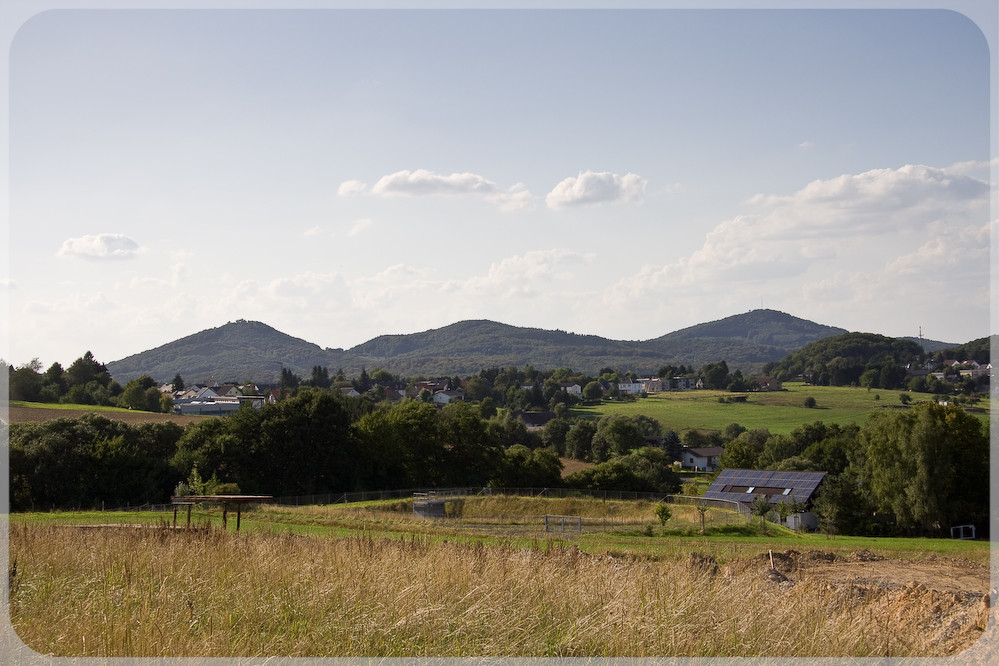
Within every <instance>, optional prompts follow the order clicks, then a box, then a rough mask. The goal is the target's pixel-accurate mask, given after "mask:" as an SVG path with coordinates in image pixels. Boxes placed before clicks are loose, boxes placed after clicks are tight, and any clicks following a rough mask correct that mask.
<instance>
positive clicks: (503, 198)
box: [485, 183, 535, 213]
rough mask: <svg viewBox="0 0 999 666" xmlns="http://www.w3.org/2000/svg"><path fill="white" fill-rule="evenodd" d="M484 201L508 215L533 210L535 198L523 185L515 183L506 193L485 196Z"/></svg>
mask: <svg viewBox="0 0 999 666" xmlns="http://www.w3.org/2000/svg"><path fill="white" fill-rule="evenodd" d="M485 199H486V201H488V202H489V203H492V204H496V206H498V207H499V209H500V210H501V211H503V212H504V213H510V212H516V211H522V210H530V209H532V208H534V200H535V197H534V195H533V194H531V193H530V192H529V191H528V190H527V187H526V186H525V185H524V184H523V183H517V184H516V185H514V186H513V187H511V188H510V189H509V190H508V191H506V192H496V193H494V194H487V195H486V197H485Z"/></svg>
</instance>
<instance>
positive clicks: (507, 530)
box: [10, 495, 989, 564]
mask: <svg viewBox="0 0 999 666" xmlns="http://www.w3.org/2000/svg"><path fill="white" fill-rule="evenodd" d="M655 507H656V503H655V502H650V501H646V500H616V501H611V502H607V501H604V500H601V499H596V498H589V497H569V498H538V497H512V496H505V495H497V496H491V497H470V498H467V499H466V500H465V508H464V511H463V514H462V516H461V517H460V518H455V519H448V520H446V521H435V520H427V519H424V518H418V517H415V516H413V514H412V503H411V501H409V500H374V501H369V502H355V503H350V504H331V505H318V506H284V505H269V504H265V505H260V506H253V505H251V506H249V507H248V508H245V509H243V512H242V517H241V520H240V533H241V534H246V535H252V534H262V533H269V534H273V533H278V534H296V535H303V536H337V537H346V536H371V537H377V538H390V539H405V538H412V537H414V536H419V537H421V538H426V539H429V540H430V541H447V540H449V541H458V542H470V543H482V544H484V545H494V546H497V545H504V546H510V545H513V546H517V547H531V546H532V545H536V544H537V543H538V540H539V539H542V540H544V539H549V538H561V537H563V536H567V537H568V538H571V539H572V541H573V543H574V544H575V545H576V546H577V547H578V548H579V549H580V550H582V551H584V552H589V553H591V554H594V555H596V554H601V553H607V552H613V553H619V554H620V553H628V554H632V555H638V556H650V555H654V556H657V557H662V556H667V555H670V556H672V555H677V554H679V553H683V552H687V551H689V550H690V549H692V548H693V549H696V550H698V551H699V552H703V553H709V554H711V555H713V556H714V557H716V558H718V560H719V561H722V562H723V561H725V560H727V559H730V558H731V557H733V556H735V555H738V556H740V557H742V556H747V555H755V554H758V553H762V552H767V551H768V550H786V549H788V548H793V549H796V550H809V549H821V550H825V551H830V552H839V553H849V552H852V551H854V550H857V549H860V548H866V549H870V550H874V551H877V552H880V553H883V554H885V555H886V556H889V557H892V558H900V559H918V558H925V557H927V556H929V555H931V554H935V555H940V556H945V557H959V558H964V559H968V560H971V561H975V562H979V563H982V564H987V563H988V561H989V560H988V557H989V544H988V543H987V542H984V541H961V540H955V539H924V538H882V537H853V536H836V537H830V536H828V535H824V534H819V533H805V532H794V531H792V530H788V529H785V528H783V527H780V526H777V525H773V524H769V523H768V525H767V533H766V534H763V533H762V532H761V531H760V526H759V519H758V518H754V519H752V520H747V519H746V518H745V517H744V516H740V515H739V514H738V513H736V512H734V511H729V510H725V509H717V508H711V509H709V510H708V511H707V513H706V518H705V527H706V528H707V529H706V533H705V534H704V535H702V534H700V524H699V514H698V512H697V510H696V509H695V508H694V507H692V506H683V505H674V506H673V516H672V517H671V518H670V520H669V521H668V522H667V525H666V526H665V527H663V526H661V525H660V523H659V520H658V518H657V516H656V514H655ZM545 514H550V515H572V516H577V515H578V516H581V517H583V518H584V521H585V523H584V528H583V530H582V533H580V534H575V533H566V534H562V533H550V534H546V533H545V532H544V528H543V520H542V516H543V515H545ZM186 519H187V514H186V509H183V508H181V509H180V510H179V511H178V513H177V524H178V526H181V527H183V526H184V525H185V523H186ZM10 522H11V525H12V526H14V525H38V526H45V525H64V526H69V525H113V524H122V525H166V524H172V523H173V513H172V512H171V511H166V512H151V511H55V512H32V513H17V514H11V516H10ZM191 524H192V526H195V527H207V526H211V527H212V528H213V529H221V527H222V509H221V508H220V507H206V508H197V509H195V510H194V511H193V512H192V516H191ZM235 527H236V512H235V510H234V509H230V511H229V513H228V520H227V530H228V531H229V532H235ZM650 528H651V531H652V533H651V534H649V529H650Z"/></svg>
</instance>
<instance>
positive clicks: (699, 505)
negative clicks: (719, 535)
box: [694, 501, 708, 535]
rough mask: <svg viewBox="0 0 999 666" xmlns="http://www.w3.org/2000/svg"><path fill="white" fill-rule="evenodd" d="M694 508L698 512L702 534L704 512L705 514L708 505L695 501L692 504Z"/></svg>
mask: <svg viewBox="0 0 999 666" xmlns="http://www.w3.org/2000/svg"><path fill="white" fill-rule="evenodd" d="M694 508H695V509H697V513H699V514H700V516H701V534H702V535H703V534H704V514H706V513H707V512H708V505H707V504H705V503H704V502H701V501H699V502H697V504H695V505H694Z"/></svg>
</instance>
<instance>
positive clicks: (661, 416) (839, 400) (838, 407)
mask: <svg viewBox="0 0 999 666" xmlns="http://www.w3.org/2000/svg"><path fill="white" fill-rule="evenodd" d="M784 389H785V390H783V391H761V392H756V393H732V392H729V391H713V390H700V391H697V390H695V391H668V392H663V393H653V394H650V395H649V397H647V398H638V399H636V400H605V401H602V402H601V403H599V404H596V405H580V406H577V407H574V408H573V409H572V410H571V413H572V415H574V416H583V417H586V418H590V419H594V420H595V419H598V418H600V417H601V416H604V415H607V414H624V415H625V416H635V415H639V414H643V415H645V416H650V417H652V418H654V419H656V420H657V421H658V422H659V423H660V424H662V426H663V427H664V428H668V429H670V430H673V431H674V432H677V433H680V432H683V431H685V430H692V429H693V430H721V429H723V428H724V427H725V426H727V425H729V424H730V423H738V424H739V425H741V426H743V427H744V428H747V429H749V430H755V429H757V428H766V429H768V430H769V431H770V432H772V433H774V434H778V433H781V434H786V433H789V432H791V431H792V430H794V429H795V428H797V427H799V426H801V425H804V424H806V423H814V422H815V421H822V422H824V423H837V424H840V425H846V424H849V423H856V424H857V425H863V424H864V423H865V422H866V421H867V418H868V416H870V414H871V412H872V411H875V410H879V409H905V408H906V407H905V406H903V405H902V403H901V400H900V399H899V396H900V395H901V394H905V395H907V396H909V397H910V398H911V399H912V402H913V403H916V402H920V401H926V400H932V399H933V396H931V395H929V394H926V393H910V392H908V391H896V390H885V389H871V390H870V391H868V390H867V389H863V388H856V387H849V386H812V385H808V384H802V383H794V382H786V383H785V384H784ZM736 396H744V397H745V398H746V400H745V402H733V401H732V399H733V398H734V397H736ZM809 397H812V398H815V402H816V406H815V407H805V404H804V403H805V399H806V398H809ZM722 399H724V402H722V401H721V400H722ZM976 407H977V408H978V409H976V410H975V411H974V412H973V413H975V414H976V415H977V416H979V418H981V419H983V420H984V421H986V422H987V418H988V410H989V399H988V398H987V397H984V398H982V399H981V401H980V402H979V403H978V404H977V405H976ZM979 410H980V411H979Z"/></svg>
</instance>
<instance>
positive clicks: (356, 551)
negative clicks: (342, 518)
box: [9, 524, 941, 657]
mask: <svg viewBox="0 0 999 666" xmlns="http://www.w3.org/2000/svg"><path fill="white" fill-rule="evenodd" d="M10 558H11V564H12V567H13V566H15V565H16V572H15V571H13V570H12V571H11V572H10V577H9V585H10V616H11V621H12V624H13V626H14V628H15V630H16V631H17V633H18V635H19V636H20V637H21V639H22V640H23V641H24V642H25V643H26V644H27V646H29V647H30V648H32V649H33V650H35V651H37V652H40V653H45V654H52V655H58V656H91V657H93V656H100V657H107V656H145V657H166V656H180V657H184V656H191V657H193V656H215V657H236V656H320V657H322V656H423V657H425V656H537V657H543V656H601V657H603V656H630V657H647V656H662V655H671V656H721V655H725V656H761V655H765V656H774V657H784V656H806V657H808V656H884V655H886V654H890V655H891V656H900V655H932V654H938V653H939V652H934V650H940V649H941V648H939V647H933V646H931V645H928V644H927V640H926V636H925V634H924V632H922V631H920V630H919V629H918V626H917V625H914V624H912V623H906V622H897V623H895V622H884V621H883V618H884V617H885V605H884V604H885V603H886V597H885V594H888V593H887V592H885V593H884V594H880V595H879V594H873V593H872V594H852V595H851V594H847V595H844V594H843V593H842V592H838V591H837V590H835V589H832V588H829V587H828V586H823V585H817V584H815V585H813V584H808V583H799V584H797V585H794V586H787V585H784V586H782V585H778V584H775V583H773V582H771V581H769V580H767V579H766V578H764V577H763V576H761V575H760V573H759V571H758V570H746V571H744V572H742V573H731V574H729V575H726V572H725V571H717V572H715V573H712V570H711V568H706V569H705V568H698V567H696V566H692V565H691V564H690V562H689V560H685V559H680V558H678V559H676V560H674V561H662V560H658V561H652V560H648V559H644V560H643V559H621V558H612V557H608V556H589V555H586V554H584V553H581V552H580V551H578V550H577V549H576V548H575V547H573V546H570V545H566V544H563V543H561V542H554V541H553V542H544V541H538V542H537V543H536V544H535V547H532V548H515V547H513V546H498V547H484V546H482V545H481V544H478V545H465V544H457V543H453V542H446V541H445V542H443V543H441V542H432V541H430V540H429V539H425V538H421V537H413V538H408V539H403V540H388V539H376V538H371V537H366V536H360V537H351V538H327V537H301V536H292V535H290V534H284V535H282V534H265V533H260V534H252V535H250V534H243V535H238V534H235V533H232V532H221V531H217V530H206V531H202V532H191V531H183V530H176V531H174V530H163V529H148V528H147V529H127V528H112V529H90V530H84V529H76V528H69V527H52V526H37V525H28V524H12V526H11V532H10Z"/></svg>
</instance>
